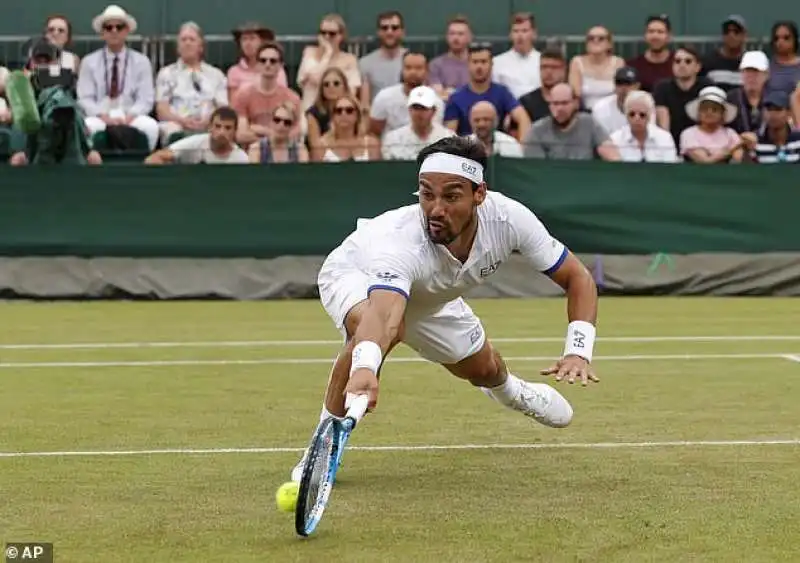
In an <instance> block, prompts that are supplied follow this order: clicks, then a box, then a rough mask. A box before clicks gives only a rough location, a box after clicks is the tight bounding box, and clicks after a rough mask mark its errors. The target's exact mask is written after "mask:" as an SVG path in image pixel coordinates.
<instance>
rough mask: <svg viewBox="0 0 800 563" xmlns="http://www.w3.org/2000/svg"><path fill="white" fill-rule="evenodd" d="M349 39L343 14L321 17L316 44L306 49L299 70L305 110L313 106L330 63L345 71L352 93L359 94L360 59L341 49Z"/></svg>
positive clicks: (303, 108) (298, 78)
mask: <svg viewBox="0 0 800 563" xmlns="http://www.w3.org/2000/svg"><path fill="white" fill-rule="evenodd" d="M346 40H347V25H345V23H344V19H342V16H340V15H339V14H328V15H326V16H325V17H323V18H322V21H321V22H320V24H319V32H318V33H317V45H309V46H308V47H306V48H305V49H303V58H302V59H301V61H300V68H298V70H297V85H298V86H299V87H300V90H301V91H302V93H303V105H302V110H303V112H306V111H308V110H309V109H311V107H312V106H313V105H314V102H316V101H317V94H318V92H319V88H320V84H321V82H322V75H323V74H324V73H325V71H326V70H327V69H328V68H329V67H336V68H338V69H340V70H341V71H342V72H343V73H344V74H345V76H346V77H347V84H348V86H349V88H350V92H351V93H353V94H357V93H358V92H359V91H360V90H362V87H361V73H360V72H359V70H358V59H356V57H355V55H353V54H352V53H348V52H346V51H343V50H342V47H343V46H344V45H345V41H346ZM362 99H363V97H362Z"/></svg>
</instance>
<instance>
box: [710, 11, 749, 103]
mask: <svg viewBox="0 0 800 563" xmlns="http://www.w3.org/2000/svg"><path fill="white" fill-rule="evenodd" d="M746 43H747V23H746V22H745V20H744V18H743V17H742V16H739V15H736V14H734V15H730V16H728V17H727V18H725V20H724V21H723V22H722V45H721V46H720V47H719V49H715V50H714V51H712V52H711V53H710V54H709V55H707V56H706V57H705V59H704V60H703V68H702V70H701V72H700V76H706V77H708V79H709V80H711V82H713V83H714V84H716V85H717V86H719V87H720V88H722V89H723V90H725V91H726V92H730V91H731V90H733V89H734V88H737V87H739V86H741V85H742V74H741V68H740V65H741V63H742V56H743V55H744V53H745V51H746V49H745V46H746Z"/></svg>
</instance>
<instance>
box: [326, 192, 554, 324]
mask: <svg viewBox="0 0 800 563" xmlns="http://www.w3.org/2000/svg"><path fill="white" fill-rule="evenodd" d="M515 250H518V251H519V252H520V253H521V254H522V255H523V256H525V257H526V258H527V259H528V260H529V261H530V263H531V265H532V266H533V267H534V268H535V269H536V270H538V271H540V272H544V273H550V272H552V271H555V270H556V269H558V267H559V266H560V265H561V264H562V263H563V262H564V260H565V258H566V257H567V249H566V248H565V246H564V245H563V244H562V243H561V242H559V241H558V240H556V239H555V238H554V237H553V236H551V235H550V233H549V232H548V231H547V229H546V228H545V226H544V225H543V224H542V223H541V221H539V219H538V218H537V217H536V215H534V213H533V212H532V211H530V210H529V209H528V208H527V207H525V206H524V205H522V204H521V203H519V202H517V201H515V200H513V199H511V198H509V197H506V196H504V195H503V194H501V193H499V192H495V191H491V192H488V193H487V194H486V199H485V201H484V202H483V204H482V205H480V206H479V207H478V232H477V235H476V236H475V241H474V242H473V245H472V250H471V252H470V255H469V258H468V260H467V261H466V262H465V263H463V264H462V263H461V262H460V261H459V260H458V259H456V258H455V257H454V256H453V255H452V254H450V252H449V251H448V250H447V248H445V247H444V246H443V245H439V244H434V243H433V242H432V241H431V240H430V238H429V237H428V234H427V232H426V229H425V220H424V217H423V214H422V208H421V207H420V205H419V204H418V203H415V204H413V205H408V206H405V207H400V208H398V209H394V210H392V211H387V212H386V213H383V214H382V215H379V216H377V217H375V218H374V219H371V220H369V221H363V222H361V223H360V225H359V227H358V228H357V229H356V231H355V232H353V233H352V234H351V235H350V236H348V237H347V238H346V239H345V240H344V242H343V243H342V244H341V245H340V246H339V248H337V249H336V250H334V251H333V253H332V255H331V258H332V259H333V260H335V261H336V262H337V263H339V264H341V265H344V264H346V265H347V266H348V267H350V268H356V269H358V270H360V271H362V272H364V273H366V274H367V275H368V276H369V290H370V291H371V290H373V289H389V290H393V291H397V292H398V293H401V294H403V295H404V296H406V297H407V298H408V305H407V310H408V311H409V312H410V313H411V314H414V313H415V312H426V311H432V310H436V309H438V308H440V307H441V306H442V305H444V304H445V303H448V302H449V301H452V300H453V299H456V298H458V297H461V296H462V295H463V294H464V293H466V292H467V291H468V290H469V289H470V288H472V287H474V286H477V285H480V284H482V283H483V282H484V281H485V280H486V279H487V278H488V277H489V276H491V275H492V274H494V273H495V272H496V271H497V269H498V268H499V267H500V265H501V264H502V263H503V262H506V261H507V260H508V259H509V257H510V256H511V253H512V252H513V251H515Z"/></svg>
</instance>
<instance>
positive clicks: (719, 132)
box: [680, 86, 742, 164]
mask: <svg viewBox="0 0 800 563" xmlns="http://www.w3.org/2000/svg"><path fill="white" fill-rule="evenodd" d="M686 113H687V115H688V116H689V117H690V118H691V119H692V120H693V121H695V122H697V125H694V126H692V127H689V128H688V129H686V130H685V131H684V132H683V133H681V142H680V147H681V154H682V155H683V156H684V158H686V159H687V160H689V161H691V162H696V163H700V164H715V163H718V162H728V161H733V162H741V160H742V140H741V139H740V138H739V135H737V134H736V131H734V130H733V129H731V128H730V127H725V124H726V123H730V122H731V121H733V120H734V119H736V106H735V105H733V104H731V103H729V102H728V101H727V99H726V98H725V90H723V89H722V88H719V87H718V86H707V87H705V88H703V89H702V90H701V91H700V94H699V95H698V96H697V98H696V99H694V100H692V101H691V102H689V103H688V104H686Z"/></svg>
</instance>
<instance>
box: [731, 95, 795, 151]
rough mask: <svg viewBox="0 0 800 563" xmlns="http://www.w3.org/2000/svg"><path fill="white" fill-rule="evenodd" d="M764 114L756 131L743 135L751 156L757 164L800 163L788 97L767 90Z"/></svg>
mask: <svg viewBox="0 0 800 563" xmlns="http://www.w3.org/2000/svg"><path fill="white" fill-rule="evenodd" d="M764 108H765V113H766V117H765V119H764V125H763V126H762V127H761V129H760V131H759V132H758V136H756V133H752V132H748V133H744V134H742V141H743V142H744V143H745V146H746V147H747V148H748V150H749V156H750V159H751V160H753V161H755V162H758V163H759V164H778V163H791V164H797V163H798V162H800V130H798V129H795V130H792V127H791V125H790V124H789V96H787V95H786V93H785V92H780V91H777V92H770V93H769V94H768V95H767V98H766V100H764Z"/></svg>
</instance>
